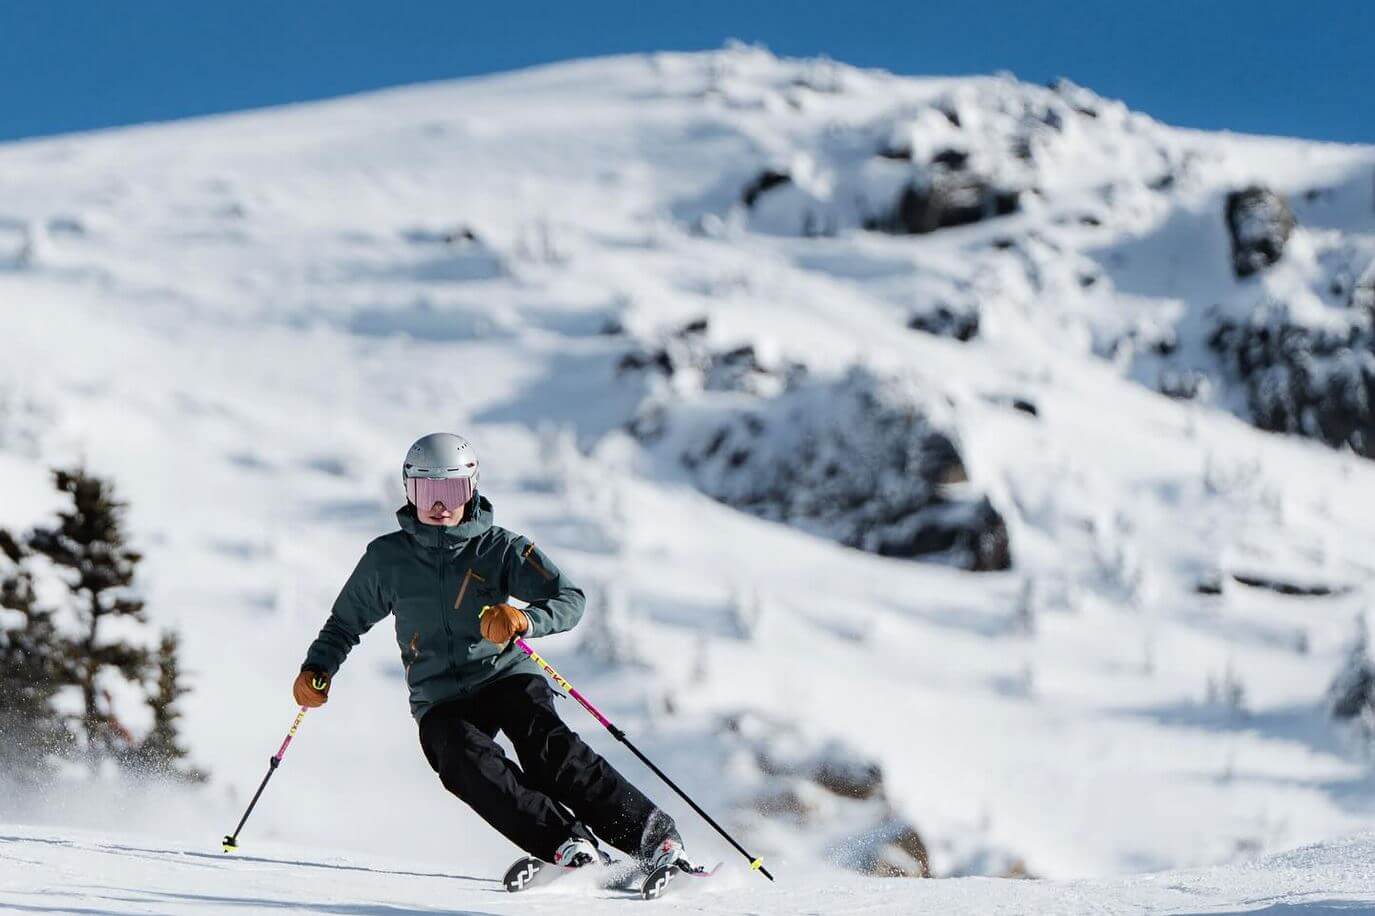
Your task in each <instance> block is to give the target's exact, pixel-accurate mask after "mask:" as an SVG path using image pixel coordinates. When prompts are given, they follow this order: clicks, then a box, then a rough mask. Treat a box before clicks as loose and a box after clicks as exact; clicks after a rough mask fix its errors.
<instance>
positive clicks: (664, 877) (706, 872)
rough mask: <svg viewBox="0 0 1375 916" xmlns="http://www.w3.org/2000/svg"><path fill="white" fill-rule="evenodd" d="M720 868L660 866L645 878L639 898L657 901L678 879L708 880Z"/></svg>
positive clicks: (718, 864) (719, 865)
mask: <svg viewBox="0 0 1375 916" xmlns="http://www.w3.org/2000/svg"><path fill="white" fill-rule="evenodd" d="M720 867H721V863H719V862H718V863H717V864H716V865H715V866H714V867H713V868H710V869H707V868H686V869H685V868H681V867H679V866H677V865H661V866H660V867H658V868H656V869H654V870H653V871H652V872H650V873H649V875H648V876H647V877H646V878H645V881H644V884H643V885H641V887H640V897H641V899H644V900H658V899H659V898H660V897H662V896H663V895H664V893H665V892H666V891H667V890H668V889H669V888H670V887H671V886H672V885H673V882H674V880H675V879H676V878H678V877H680V876H681V877H687V878H710V877H711V876H712V875H714V874H716V869H718V868H720Z"/></svg>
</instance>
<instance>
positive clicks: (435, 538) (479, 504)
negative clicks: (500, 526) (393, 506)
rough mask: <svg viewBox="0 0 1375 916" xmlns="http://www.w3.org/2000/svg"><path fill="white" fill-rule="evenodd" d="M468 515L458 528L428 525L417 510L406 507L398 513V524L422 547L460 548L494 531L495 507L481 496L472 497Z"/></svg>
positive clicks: (412, 507) (478, 494) (409, 505)
mask: <svg viewBox="0 0 1375 916" xmlns="http://www.w3.org/2000/svg"><path fill="white" fill-rule="evenodd" d="M465 512H466V517H465V518H464V519H463V521H461V522H459V523H458V524H457V525H427V524H425V523H424V522H422V521H421V520H420V518H419V517H418V516H417V515H416V514H415V506H412V505H411V504H410V503H407V504H406V505H404V506H402V507H401V508H400V509H397V510H396V521H397V524H399V525H400V526H401V530H402V531H404V532H406V533H407V534H409V535H410V536H411V537H412V538H414V539H415V540H416V542H418V543H419V544H420V545H421V546H423V547H458V546H459V545H461V544H464V543H466V542H467V541H468V540H469V539H470V538H475V537H477V536H478V535H480V534H482V533H483V532H485V531H487V530H488V529H489V528H491V527H492V503H491V502H490V501H489V500H488V499H487V497H485V496H483V495H482V494H481V493H474V494H473V498H472V499H471V500H469V501H468V506H467V509H466V510H465Z"/></svg>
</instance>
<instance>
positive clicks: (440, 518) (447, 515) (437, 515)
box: [415, 499, 463, 527]
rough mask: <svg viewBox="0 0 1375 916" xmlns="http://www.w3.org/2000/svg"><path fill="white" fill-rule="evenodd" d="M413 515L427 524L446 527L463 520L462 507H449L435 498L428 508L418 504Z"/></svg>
mask: <svg viewBox="0 0 1375 916" xmlns="http://www.w3.org/2000/svg"><path fill="white" fill-rule="evenodd" d="M415 515H416V517H417V518H419V519H420V520H421V521H422V522H424V523H425V524H427V525H444V526H446V527H448V526H453V525H457V524H458V523H459V522H460V521H462V520H463V507H462V506H456V507H454V508H452V509H450V508H449V507H448V506H446V505H444V503H443V502H441V501H440V500H437V499H436V500H435V501H434V503H433V505H431V506H430V507H429V508H428V509H426V508H422V507H420V506H416V507H415Z"/></svg>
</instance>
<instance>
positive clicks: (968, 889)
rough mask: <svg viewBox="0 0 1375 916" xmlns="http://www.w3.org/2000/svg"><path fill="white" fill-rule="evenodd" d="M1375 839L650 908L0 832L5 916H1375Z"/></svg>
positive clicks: (403, 867) (760, 893)
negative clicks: (1180, 865) (1031, 876)
mask: <svg viewBox="0 0 1375 916" xmlns="http://www.w3.org/2000/svg"><path fill="white" fill-rule="evenodd" d="M1372 857H1375V835H1371V834H1363V835H1361V836H1359V837H1355V838H1352V839H1348V840H1342V841H1337V842H1333V843H1325V844H1321V845H1317V846H1310V847H1305V848H1302V849H1296V850H1293V851H1292V852H1287V853H1283V854H1281V855H1276V856H1270V857H1267V858H1264V859H1260V860H1258V861H1255V862H1251V863H1247V864H1244V865H1231V866H1220V867H1214V868H1206V869H1198V870H1193V871H1172V872H1161V873H1158V874H1153V875H1142V876H1138V877H1127V878H1115V879H1099V880H1080V881H1016V880H1008V879H996V878H954V879H950V880H945V881H907V880H903V879H900V878H887V879H876V878H862V877H859V876H856V875H854V874H851V873H847V872H842V871H835V870H832V869H827V868H821V869H817V868H815V867H813V866H811V865H807V864H801V863H800V864H799V866H798V867H795V868H783V869H780V870H779V871H778V873H777V875H776V877H777V879H778V880H777V882H776V883H774V884H769V883H767V882H766V881H765V880H764V879H763V878H761V877H759V876H757V875H752V874H749V873H748V872H747V871H746V870H745V868H744V867H743V866H741V867H739V868H730V867H727V868H723V869H722V870H721V871H720V872H718V873H717V875H716V876H715V877H713V878H711V879H707V880H697V879H689V878H680V879H678V881H677V882H676V883H675V884H674V886H673V888H672V889H671V892H670V894H668V895H667V896H665V897H662V898H660V899H659V900H657V901H653V902H650V903H644V902H641V901H640V900H639V899H638V896H637V895H636V894H634V893H631V892H628V891H623V890H613V889H606V888H603V887H600V886H599V885H598V883H597V881H596V880H595V875H593V874H587V875H583V874H576V875H571V876H569V877H566V878H561V879H559V880H558V881H557V882H555V883H554V884H551V885H547V886H545V887H542V888H536V889H534V890H530V891H526V892H524V893H521V894H519V895H513V894H509V893H507V891H506V890H505V889H504V888H503V887H502V885H501V882H500V880H499V879H498V878H493V877H492V876H491V875H484V874H483V873H481V872H476V873H475V872H473V871H472V870H469V869H464V868H462V867H459V866H455V865H454V864H453V863H450V862H445V861H442V860H441V861H438V862H436V861H430V860H425V859H416V858H405V859H399V858H395V857H383V856H377V855H372V856H365V855H359V854H345V853H335V852H330V851H327V850H309V851H305V850H302V849H299V848H294V847H290V846H283V845H280V844H275V843H269V844H263V845H262V846H261V848H254V849H253V850H251V851H250V850H244V851H243V852H241V853H240V854H237V855H235V856H232V857H230V856H226V855H224V854H223V853H221V852H217V851H214V849H213V847H209V848H207V847H204V846H196V845H179V844H177V843H169V842H165V841H160V840H158V839H156V838H154V837H152V836H143V835H139V834H130V835H118V836H116V835H110V834H100V833H93V832H87V831H74V832H72V831H65V832H63V833H62V834H61V835H55V834H52V833H49V832H45V831H43V830H39V829H35V828H31V827H13V826H8V825H4V824H0V865H3V867H4V868H5V878H4V880H3V881H0V911H4V912H18V913H66V914H77V913H110V914H119V913H166V914H169V916H173V914H193V913H281V912H287V913H334V914H346V916H399V914H414V916H422V914H434V916H445V914H447V916H496V914H501V913H533V914H540V913H550V914H566V913H570V912H571V913H588V914H601V913H628V912H638V910H637V909H635V908H636V907H639V906H651V907H653V909H654V912H655V913H704V912H705V913H742V914H743V913H751V914H759V916H763V914H775V913H776V914H788V916H796V914H826V916H832V914H835V916H844V914H849V913H856V914H857V913H866V914H875V913H883V914H887V913H894V914H896V913H942V914H951V916H958V914H970V916H975V914H977V916H991V914H1000V913H1007V914H1013V913H1017V914H1024V913H1037V914H1042V916H1053V914H1060V913H1064V914H1079V913H1099V914H1105V916H1106V914H1117V913H1122V914H1128V913H1131V914H1146V913H1160V914H1164V913H1196V914H1203V913H1275V914H1281V913H1282V914H1286V916H1301V914H1321V913H1359V912H1371V911H1375V870H1372V869H1371V868H1370V867H1369V866H1370V862H1371V860H1372Z"/></svg>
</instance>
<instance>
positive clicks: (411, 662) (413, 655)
mask: <svg viewBox="0 0 1375 916" xmlns="http://www.w3.org/2000/svg"><path fill="white" fill-rule="evenodd" d="M402 654H403V656H404V657H405V661H406V680H407V681H409V680H410V679H411V668H413V667H415V663H416V662H418V661H420V631H419V630H416V631H415V632H414V633H412V634H411V641H410V642H408V643H406V649H405V651H404V652H403V653H402Z"/></svg>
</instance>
